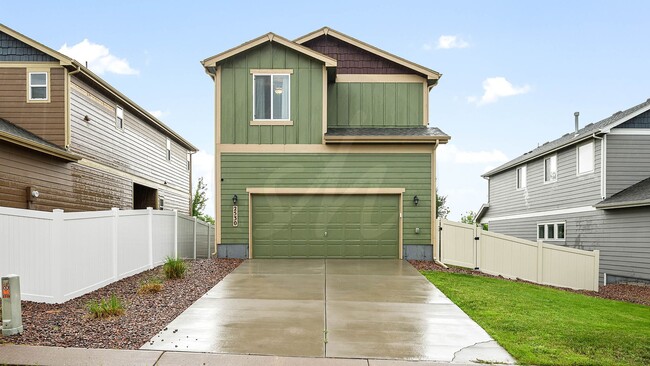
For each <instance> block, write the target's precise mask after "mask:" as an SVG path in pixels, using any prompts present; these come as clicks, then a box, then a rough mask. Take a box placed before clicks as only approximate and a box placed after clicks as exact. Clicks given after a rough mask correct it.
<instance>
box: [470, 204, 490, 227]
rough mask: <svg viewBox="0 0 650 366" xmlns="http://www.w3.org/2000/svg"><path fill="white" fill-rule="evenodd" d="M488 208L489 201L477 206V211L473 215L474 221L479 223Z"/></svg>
mask: <svg viewBox="0 0 650 366" xmlns="http://www.w3.org/2000/svg"><path fill="white" fill-rule="evenodd" d="M489 209H490V204H489V203H484V204H482V205H481V208H479V209H478V212H477V213H476V217H474V221H475V222H477V223H479V224H481V223H482V222H481V219H482V218H483V216H485V214H486V213H487V211H488V210H489Z"/></svg>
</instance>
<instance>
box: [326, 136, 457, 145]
mask: <svg viewBox="0 0 650 366" xmlns="http://www.w3.org/2000/svg"><path fill="white" fill-rule="evenodd" d="M449 139H450V137H449V136H327V135H326V136H325V143H328V144H329V143H332V144H343V143H346V144H404V143H408V144H446V143H447V142H449Z"/></svg>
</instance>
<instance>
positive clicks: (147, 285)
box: [138, 277, 163, 294]
mask: <svg viewBox="0 0 650 366" xmlns="http://www.w3.org/2000/svg"><path fill="white" fill-rule="evenodd" d="M162 287H163V283H162V280H161V279H160V278H157V277H152V278H149V279H148V280H145V281H143V282H142V283H140V288H138V293H139V294H153V293H156V292H160V290H162Z"/></svg>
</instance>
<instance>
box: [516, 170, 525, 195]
mask: <svg viewBox="0 0 650 366" xmlns="http://www.w3.org/2000/svg"><path fill="white" fill-rule="evenodd" d="M516 175H517V189H524V188H526V166H525V165H524V166H522V167H520V168H517V171H516Z"/></svg>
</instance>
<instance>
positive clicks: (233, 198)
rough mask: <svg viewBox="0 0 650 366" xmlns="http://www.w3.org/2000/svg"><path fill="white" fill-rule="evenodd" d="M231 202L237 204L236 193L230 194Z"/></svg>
mask: <svg viewBox="0 0 650 366" xmlns="http://www.w3.org/2000/svg"><path fill="white" fill-rule="evenodd" d="M232 204H233V205H236V204H237V195H233V196H232Z"/></svg>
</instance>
